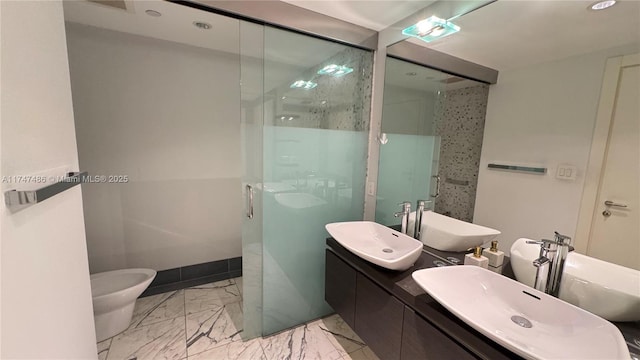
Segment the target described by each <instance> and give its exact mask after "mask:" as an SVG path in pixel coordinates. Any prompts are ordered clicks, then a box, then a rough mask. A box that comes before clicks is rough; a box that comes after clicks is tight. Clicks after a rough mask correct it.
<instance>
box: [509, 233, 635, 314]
mask: <svg viewBox="0 0 640 360" xmlns="http://www.w3.org/2000/svg"><path fill="white" fill-rule="evenodd" d="M527 241H531V240H530V239H525V238H522V239H518V240H517V241H516V242H515V243H513V245H512V246H511V267H512V268H513V272H514V273H515V275H516V278H517V279H518V281H520V282H521V283H523V284H526V285H529V286H533V282H534V280H535V277H536V268H535V267H534V266H533V260H535V259H536V258H538V255H539V253H540V245H536V244H527ZM559 297H560V299H562V300H565V301H567V302H569V303H571V304H573V305H576V306H579V307H581V308H583V309H585V310H587V311H590V312H592V313H594V314H596V315H598V316H601V317H603V318H605V319H607V320H610V321H638V320H640V271H638V270H634V269H630V268H626V267H623V266H620V265H616V264H612V263H609V262H606V261H602V260H599V259H596V258H592V257H590V256H586V255H582V254H578V253H576V252H575V251H572V252H570V253H569V255H567V261H566V262H565V265H564V272H563V274H562V280H561V282H560V293H559Z"/></svg>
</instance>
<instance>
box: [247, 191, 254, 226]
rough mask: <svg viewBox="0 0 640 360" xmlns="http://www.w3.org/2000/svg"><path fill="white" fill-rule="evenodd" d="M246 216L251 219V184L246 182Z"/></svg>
mask: <svg viewBox="0 0 640 360" xmlns="http://www.w3.org/2000/svg"><path fill="white" fill-rule="evenodd" d="M246 188H247V218H249V219H253V186H251V185H249V184H247V186H246Z"/></svg>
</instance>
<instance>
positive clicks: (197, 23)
mask: <svg viewBox="0 0 640 360" xmlns="http://www.w3.org/2000/svg"><path fill="white" fill-rule="evenodd" d="M193 26H195V27H197V28H198V29H202V30H209V29H211V24H208V23H206V22H202V21H194V22H193Z"/></svg>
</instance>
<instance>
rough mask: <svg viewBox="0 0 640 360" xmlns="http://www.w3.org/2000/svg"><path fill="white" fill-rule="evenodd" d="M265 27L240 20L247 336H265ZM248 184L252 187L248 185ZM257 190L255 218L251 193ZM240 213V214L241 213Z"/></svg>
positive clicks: (245, 334)
mask: <svg viewBox="0 0 640 360" xmlns="http://www.w3.org/2000/svg"><path fill="white" fill-rule="evenodd" d="M263 34H264V27H263V26H260V25H256V24H253V23H249V22H245V21H240V78H241V82H242V86H241V98H242V102H241V104H242V106H241V121H240V130H241V136H242V146H241V147H240V151H241V154H242V164H243V173H242V195H243V209H244V211H243V213H242V215H241V216H242V219H243V220H242V277H243V281H242V285H243V289H242V291H243V293H242V300H243V301H242V306H243V309H242V311H243V321H244V331H243V333H242V336H243V338H245V339H246V338H254V337H258V336H260V335H262V275H263V273H262V221H263V219H262V211H261V209H262V191H260V184H261V183H262V176H263V175H262V174H263V167H262V137H263V131H262V130H263V122H264V120H263V94H262V88H263V81H262V79H263V76H262V72H263V65H262V57H263ZM247 186H251V188H248V187H247ZM251 193H253V210H254V211H253V217H252V218H249V217H248V216H247V215H246V214H247V211H249V195H250V194H251ZM238 215H239V216H240V214H238Z"/></svg>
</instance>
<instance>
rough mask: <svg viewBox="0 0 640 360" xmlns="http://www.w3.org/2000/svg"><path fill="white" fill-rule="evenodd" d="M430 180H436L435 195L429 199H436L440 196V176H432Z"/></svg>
mask: <svg viewBox="0 0 640 360" xmlns="http://www.w3.org/2000/svg"><path fill="white" fill-rule="evenodd" d="M431 177H432V178H436V194H435V195H431V197H434V198H437V197H438V196H440V175H433V176H431Z"/></svg>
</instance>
